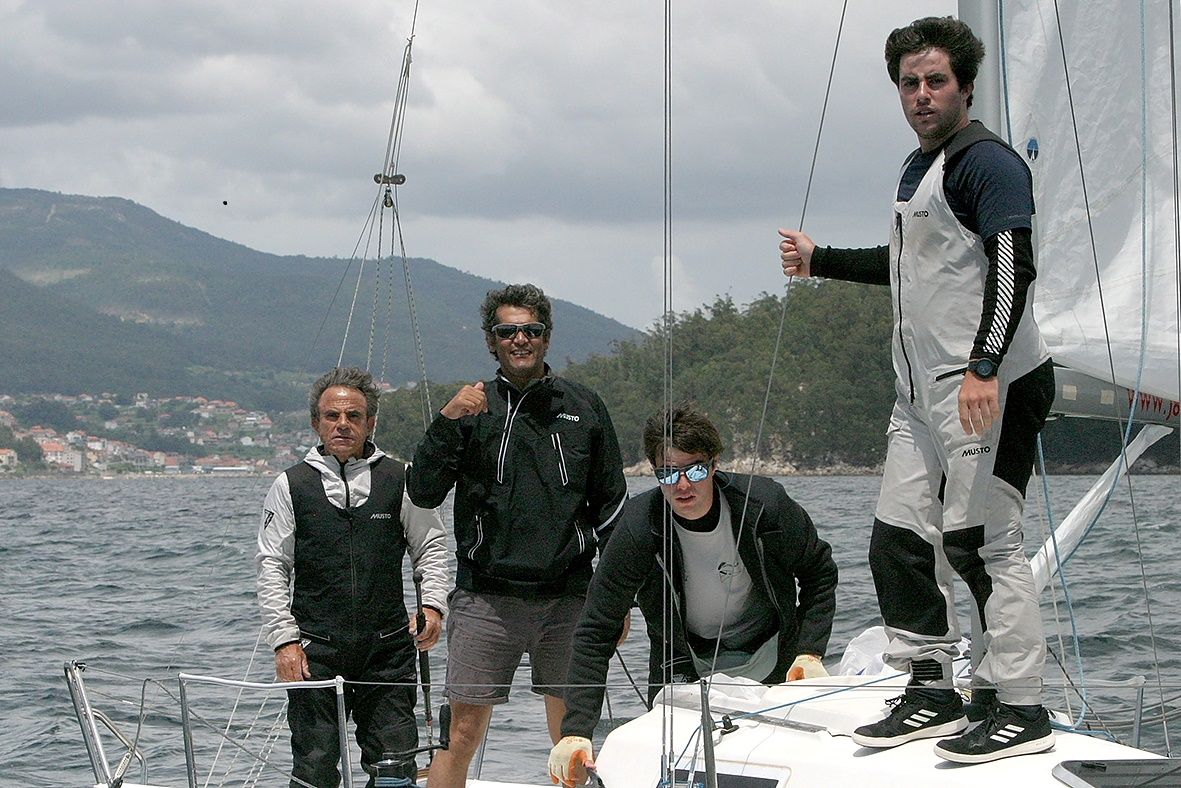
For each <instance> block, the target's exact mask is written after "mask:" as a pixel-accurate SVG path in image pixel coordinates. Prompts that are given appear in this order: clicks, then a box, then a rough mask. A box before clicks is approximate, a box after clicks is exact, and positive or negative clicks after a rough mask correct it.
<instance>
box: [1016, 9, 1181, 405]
mask: <svg viewBox="0 0 1181 788" xmlns="http://www.w3.org/2000/svg"><path fill="white" fill-rule="evenodd" d="M1057 5H1058V8H1057V14H1058V16H1057V17H1056V12H1055V7H1054V6H1055V3H1054V2H1053V0H1017V1H1015V2H1005V3H1003V5H1002V9H1003V10H1002V19H1001V26H1002V31H1003V38H1002V45H1003V49H1004V51H1003V54H1002V59H1003V63H1004V69H1005V80H1004V84H1003V86H1002V89H1003V91H1004V93H1005V94H1006V98H1007V104H1008V111H1009V118H1010V121H1009V122H1010V133H1011V139H1012V141H1013V146H1014V147H1015V148H1016V149H1017V150H1018V151H1021V152H1023V153H1025V154H1026V159H1027V161H1028V162H1029V164H1030V167H1031V169H1032V170H1033V173H1034V189H1035V199H1036V203H1037V211H1038V218H1037V233H1038V238H1037V246H1038V280H1037V285H1036V299H1035V314H1036V316H1037V320H1038V324H1039V325H1040V326H1041V329H1042V332H1043V334H1044V335H1045V337H1046V341H1047V343H1048V344H1049V345H1050V351H1051V353H1052V354H1053V357H1054V360H1055V361H1056V362H1058V363H1061V364H1065V365H1067V366H1069V367H1072V368H1074V369H1077V370H1079V371H1081V372H1084V373H1086V374H1088V375H1091V376H1094V377H1097V378H1100V379H1103V380H1108V381H1112V380H1113V376H1112V372H1111V370H1112V367H1114V371H1115V374H1114V382H1115V383H1118V384H1119V385H1122V386H1126V387H1128V388H1131V389H1135V388H1137V387H1138V388H1139V389H1140V390H1141V391H1143V392H1147V393H1149V394H1154V395H1157V396H1161V397H1167V398H1169V399H1172V400H1177V399H1178V398H1179V397H1178V350H1177V341H1178V323H1177V293H1178V282H1177V239H1176V232H1175V229H1174V228H1175V221H1176V219H1175V208H1176V203H1177V199H1176V197H1177V195H1176V193H1175V188H1176V187H1175V184H1174V172H1173V170H1174V162H1173V148H1174V144H1173V143H1174V129H1173V117H1172V115H1173V112H1174V109H1173V103H1172V101H1171V92H1172V89H1173V85H1172V80H1171V78H1170V73H1171V66H1170V62H1169V58H1170V54H1171V48H1172V46H1173V44H1172V43H1171V41H1170V38H1169V36H1170V29H1169V17H1168V15H1169V3H1168V1H1167V0H1145V1H1144V2H1142V3H1137V2H1130V1H1128V2H1125V1H1123V0H1121V1H1120V2H1086V3H1058V4H1057ZM1059 18H1060V20H1061V30H1062V35H1061V39H1060V37H1059V33H1058V29H1059V25H1058V20H1059ZM1179 22H1181V20H1179ZM1060 41H1061V43H1060ZM1063 46H1064V47H1065V49H1066V58H1065V62H1066V64H1067V67H1066V68H1064V66H1063V54H1062V48H1063ZM1067 69H1068V71H1067ZM1068 78H1069V86H1070V91H1069V92H1068V91H1067V90H1066V86H1067V79H1068ZM1072 102H1073V110H1072V107H1071V103H1072ZM1003 131H1004V130H1003V129H1002V133H1003ZM1076 133H1077V136H1078V144H1077V145H1076V142H1075V137H1076ZM1080 149H1081V151H1082V155H1081V166H1080V156H1079V153H1078V151H1079V150H1080ZM1084 178H1085V186H1086V196H1085V199H1084V191H1083V184H1084ZM1088 206H1089V219H1088ZM1092 239H1093V242H1094V252H1092ZM1096 259H1097V261H1098V262H1097V265H1096V263H1095V260H1096ZM1100 285H1101V287H1100ZM1109 347H1110V355H1109ZM1138 384H1139V385H1138ZM1174 423H1175V421H1174Z"/></svg>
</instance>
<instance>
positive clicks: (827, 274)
mask: <svg viewBox="0 0 1181 788" xmlns="http://www.w3.org/2000/svg"><path fill="white" fill-rule="evenodd" d="M809 271H810V272H811V274H812V275H813V276H823V277H824V278H825V279H840V280H841V281H843V282H860V283H862V284H866V285H888V284H890V247H888V246H874V247H871V248H869V249H834V248H833V247H831V246H824V247H820V246H817V247H816V249H815V250H813V252H812V260H811V262H810V264H809Z"/></svg>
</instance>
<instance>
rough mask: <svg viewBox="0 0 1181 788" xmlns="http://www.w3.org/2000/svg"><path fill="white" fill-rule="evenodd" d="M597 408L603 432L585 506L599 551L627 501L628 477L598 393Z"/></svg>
mask: <svg viewBox="0 0 1181 788" xmlns="http://www.w3.org/2000/svg"><path fill="white" fill-rule="evenodd" d="M593 406H594V411H595V414H596V415H597V417H598V420H599V427H600V435H599V440H598V441H597V442H596V446H595V447H594V455H593V456H592V457H591V474H590V479H589V480H588V483H587V495H586V506H587V513H588V514H589V516H590V520H591V523H593V525H594V529H595V536H596V537H597V538H598V541H599V553H600V554H602V552H603V548H604V545H605V543H606V541H607V539H608V538H610V536H611V531H612V530H613V529H614V528H615V523H616V521H617V520H618V519H619V516H620V514H621V513H622V512H623V504H624V502H625V501H626V500H627V480H626V479H625V478H624V477H623V455H622V454H620V451H619V438H618V437H616V435H615V426H614V425H613V424H612V423H611V415H610V414H609V413H608V412H607V406H606V405H604V404H603V400H602V399H600V398H599V397H598V395H595V398H594V403H593Z"/></svg>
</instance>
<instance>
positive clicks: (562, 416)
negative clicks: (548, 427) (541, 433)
mask: <svg viewBox="0 0 1181 788" xmlns="http://www.w3.org/2000/svg"><path fill="white" fill-rule="evenodd" d="M558 418H559V419H565V420H566V421H574V422H577V421H578V417H577V416H572V415H571V414H569V413H559V414H558Z"/></svg>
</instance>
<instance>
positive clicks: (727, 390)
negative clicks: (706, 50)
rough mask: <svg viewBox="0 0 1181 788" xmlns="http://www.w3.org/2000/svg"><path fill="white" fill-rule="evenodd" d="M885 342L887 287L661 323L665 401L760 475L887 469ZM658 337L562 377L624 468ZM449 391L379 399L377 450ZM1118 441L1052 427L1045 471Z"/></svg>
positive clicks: (637, 453) (1169, 453)
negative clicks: (593, 412)
mask: <svg viewBox="0 0 1181 788" xmlns="http://www.w3.org/2000/svg"><path fill="white" fill-rule="evenodd" d="M781 316H783V333H782V339H781V342H780V347H779V352H778V360H777V363H776V364H775V372H774V376H773V377H772V376H771V375H770V370H771V361H772V356H773V355H774V349H775V343H776V337H777V334H778V331H779V325H780V318H781ZM890 330H891V314H890V296H889V290H888V289H887V288H884V287H865V286H860V285H853V284H846V283H843V282H828V281H811V280H802V281H797V282H796V283H795V284H794V285H793V287H792V288H791V290H790V292H789V294H788V296H787V307H786V312H785V311H784V300H783V297H782V296H777V295H764V296H763V297H761V298H759V299H758V300H756V301H755V302H754V303H751V304H749V305H746V306H739V305H736V304H734V302H733V301H731V300H730V299H728V298H719V299H718V300H716V301H715V302H714V303H713V304H712V305H709V306H703V307H701V308H699V309H696V310H694V311H692V312H686V313H683V314H679V315H677V316H676V317H675V319H673V320H672V321H671V324H670V326H669V329H668V332H669V333H671V336H672V399H674V400H683V399H689V400H694V401H695V402H696V403H697V404H698V405H699V407H701V408H702V409H703V410H705V411H706V412H707V413H709V415H710V416H711V417H712V418H713V419H714V421H715V423H717V425H718V427H719V429H720V430H721V432H722V438H723V440H724V442H725V444H726V446H727V447H728V449H727V453H726V455H727V456H728V457H729V458H731V459H734V458H748V457H750V456H751V455H752V454H753V452H754V449H755V444H756V441H757V442H758V449H759V452H758V453H759V457H760V461H761V462H763V463H764V464H765V465H766V466H767V467H783V466H785V465H791V466H794V467H796V468H797V469H799V470H801V471H816V470H834V469H835V470H841V469H858V468H863V469H872V468H874V467H875V466H877V465H879V464H880V463H881V462H882V461H883V460H884V459H885V450H886V425H887V422H888V420H889V416H890V410H891V407H892V405H893V401H894V373H893V369H892V367H891V363H890ZM665 333H666V332H665V330H664V329H663V328H658V329H656V330H653V331H650V332H649V333H648V334H646V335H645V337H644V338H643V339H641V340H639V341H635V342H623V343H620V344H618V345H617V349H616V352H615V353H613V354H612V355H610V356H593V357H591V358H590V359H588V360H587V361H585V362H583V363H579V364H572V365H571V366H569V367H567V368H566V370H565V371H564V372H563V373H562V374H563V375H564V376H566V377H569V378H571V379H573V380H577V381H579V382H582V383H584V384H586V385H588V386H590V387H591V388H592V389H594V390H595V391H597V392H599V394H600V395H601V396H602V397H603V400H604V401H605V402H606V403H607V407H608V409H609V410H610V412H611V418H612V420H613V422H614V424H615V429H616V432H617V433H618V435H619V440H620V444H621V449H622V452H623V457H624V462H625V463H626V464H629V465H630V464H633V463H636V462H638V461H640V460H641V459H642V450H641V447H640V436H641V432H642V429H643V424H644V420H645V419H647V418H648V417H649V416H650V415H651V414H652V413H654V412H655V411H656V410H657V409H658V408H659V407H660V406H661V403H663V402H664V401H665V395H664V367H665V356H666V343H665ZM768 380H770V387H769V388H768ZM458 385H459V383H452V384H444V385H433V386H432V387H431V407H430V409H429V411H428V410H427V409H426V408H425V405H424V402H423V398H422V396H421V392H420V391H418V390H415V389H405V390H401V391H397V392H393V393H391V394H388V395H386V397H385V398H383V400H382V412H381V418H380V419H379V421H378V435H377V440H378V443H379V445H381V446H382V447H383V448H384V449H386V450H387V451H391V452H392V453H394V454H396V455H398V456H402V457H410V456H411V455H412V454H413V452H414V447H415V445H417V443H418V440H419V439H420V438H421V436H422V433H423V423H424V421H423V420H424V417H428V418H429V417H431V416H433V415H434V414H435V413H437V412H438V410H439V408H440V407H442V406H443V404H445V403H446V402H447V400H448V399H449V398H450V397H451V396H452V395H453V394H454V393H455V391H456V390H457V388H458ZM764 400H766V418H765V420H763V426H762V435H761V438H760V436H759V425H760V419H761V418H762V414H763V406H764ZM1120 436H1121V433H1120V427H1119V425H1118V424H1117V423H1115V422H1109V421H1089V420H1080V419H1059V420H1054V421H1051V422H1050V423H1049V424H1048V425H1047V426H1046V429H1045V431H1044V432H1043V443H1044V447H1045V449H1044V451H1045V457H1046V463H1047V467H1048V468H1049V469H1050V471H1051V472H1065V471H1075V472H1095V471H1099V470H1101V469H1102V468H1104V467H1106V466H1107V464H1108V463H1110V462H1111V461H1112V460H1114V459H1115V457H1117V456H1118V455H1119V446H1120ZM1177 457H1178V444H1177V436H1176V434H1174V435H1172V436H1169V437H1168V438H1166V439H1164V440H1162V441H1161V442H1160V443H1158V444H1157V445H1156V446H1154V447H1153V448H1152V449H1151V450H1150V451H1149V452H1148V453H1146V455H1145V458H1144V459H1142V460H1141V461H1140V463H1139V464H1138V465H1137V469H1139V470H1146V469H1152V468H1154V467H1157V468H1159V467H1162V466H1167V465H1171V466H1175V465H1176V463H1177Z"/></svg>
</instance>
